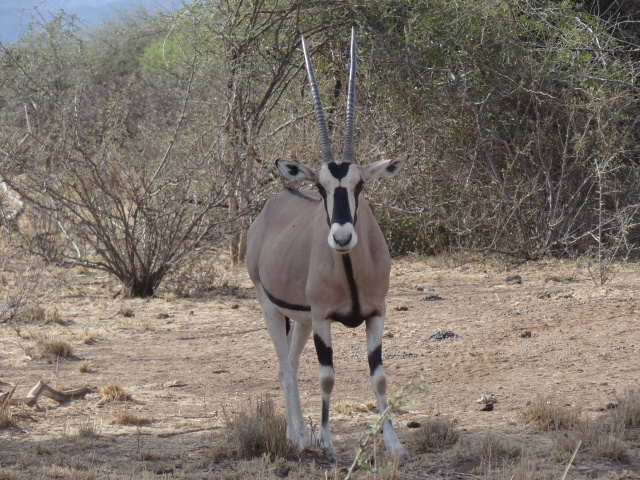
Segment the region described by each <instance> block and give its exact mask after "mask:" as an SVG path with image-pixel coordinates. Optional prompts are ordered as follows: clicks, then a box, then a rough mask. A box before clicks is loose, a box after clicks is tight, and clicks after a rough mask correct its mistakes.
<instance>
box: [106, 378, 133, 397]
mask: <svg viewBox="0 0 640 480" xmlns="http://www.w3.org/2000/svg"><path fill="white" fill-rule="evenodd" d="M100 393H101V394H102V395H103V396H104V398H105V399H106V400H111V401H113V402H127V401H131V400H133V397H132V396H131V395H130V394H129V392H127V391H126V390H125V389H124V388H122V386H120V383H118V380H116V379H115V378H112V379H111V380H109V382H108V383H107V384H106V385H105V386H104V387H102V388H101V389H100Z"/></svg>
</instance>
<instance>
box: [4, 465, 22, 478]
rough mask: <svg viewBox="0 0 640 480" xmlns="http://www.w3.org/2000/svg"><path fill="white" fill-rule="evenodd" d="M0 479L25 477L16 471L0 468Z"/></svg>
mask: <svg viewBox="0 0 640 480" xmlns="http://www.w3.org/2000/svg"><path fill="white" fill-rule="evenodd" d="M0 480H24V477H23V476H22V475H20V474H19V473H16V472H9V471H8V470H3V469H1V468H0Z"/></svg>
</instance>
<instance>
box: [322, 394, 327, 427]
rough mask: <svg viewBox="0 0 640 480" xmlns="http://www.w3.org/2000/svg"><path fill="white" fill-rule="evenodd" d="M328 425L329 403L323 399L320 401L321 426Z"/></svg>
mask: <svg viewBox="0 0 640 480" xmlns="http://www.w3.org/2000/svg"><path fill="white" fill-rule="evenodd" d="M327 423H329V402H327V401H326V400H325V399H324V398H323V399H322V420H321V424H322V425H326V424H327Z"/></svg>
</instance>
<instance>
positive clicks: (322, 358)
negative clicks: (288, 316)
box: [313, 334, 333, 368]
mask: <svg viewBox="0 0 640 480" xmlns="http://www.w3.org/2000/svg"><path fill="white" fill-rule="evenodd" d="M313 343H314V344H315V345H316V353H317V354H318V362H319V363H320V365H322V366H323V367H331V368H333V348H331V347H327V345H326V344H325V343H324V341H323V340H322V339H321V338H320V337H319V336H318V335H316V334H314V335H313Z"/></svg>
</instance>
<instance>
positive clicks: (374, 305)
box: [247, 189, 391, 321]
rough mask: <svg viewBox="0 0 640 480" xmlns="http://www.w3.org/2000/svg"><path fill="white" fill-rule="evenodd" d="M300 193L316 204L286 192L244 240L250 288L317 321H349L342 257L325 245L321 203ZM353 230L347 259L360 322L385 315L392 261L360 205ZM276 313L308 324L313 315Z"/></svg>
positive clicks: (348, 294) (314, 195)
mask: <svg viewBox="0 0 640 480" xmlns="http://www.w3.org/2000/svg"><path fill="white" fill-rule="evenodd" d="M300 193H302V194H303V195H305V196H306V197H309V198H312V199H314V200H315V201H310V200H306V199H304V198H301V197H300V196H299V195H296V194H294V193H292V192H291V191H290V190H288V189H285V190H283V191H281V192H280V193H279V194H278V195H277V196H276V197H274V198H271V199H269V200H268V201H267V202H266V204H265V206H264V208H263V210H262V212H261V213H260V215H259V216H258V217H257V218H256V220H255V221H254V223H253V224H252V226H251V228H250V230H249V236H248V240H247V243H248V245H247V269H248V271H249V276H250V277H251V280H252V281H253V282H254V284H261V285H262V286H264V288H265V289H266V290H267V292H269V293H270V294H271V295H272V296H274V297H276V298H278V299H281V300H284V301H285V302H287V303H290V304H295V305H301V306H310V307H311V308H312V309H313V315H314V316H316V317H319V318H326V319H330V318H331V317H333V316H334V314H335V313H338V314H340V315H342V316H349V315H350V314H352V313H353V300H354V299H353V297H352V294H351V291H350V288H349V283H348V279H347V276H346V272H345V268H344V265H343V260H342V254H340V253H337V252H336V251H335V250H333V249H332V248H331V247H330V246H329V245H328V243H327V240H326V239H327V235H328V234H329V225H327V222H326V216H327V213H326V211H325V209H324V204H323V202H322V199H321V197H320V195H319V194H318V193H317V192H313V191H304V192H300ZM267 223H268V225H267ZM309 224H311V225H312V227H311V228H309ZM355 230H356V232H357V234H358V238H359V240H358V243H357V244H356V246H355V247H353V248H352V249H351V250H350V251H349V254H348V255H349V257H350V258H351V262H352V265H353V275H354V280H355V283H356V285H357V289H358V300H359V306H360V315H361V317H362V320H365V319H366V318H368V317H370V316H371V315H372V314H377V315H383V316H384V311H385V310H384V309H385V296H386V295H387V291H388V290H389V272H390V269H391V258H390V256H389V250H388V248H387V244H386V242H385V239H384V236H383V234H382V231H381V230H380V227H379V226H378V223H377V222H376V220H375V218H374V216H373V214H372V213H371V209H370V208H369V205H368V204H367V202H366V201H364V200H361V201H360V205H359V208H358V222H357V223H356V225H355ZM254 232H261V233H260V234H259V235H255V234H254ZM283 258H287V261H286V262H285V261H283V260H282V259H283ZM312 265H313V267H314V268H313V269H312V268H311V266H312ZM280 310H281V311H282V312H283V313H284V314H285V315H287V316H288V317H290V318H292V319H294V320H298V321H307V320H311V312H304V311H295V310H289V309H280ZM294 312H295V313H294Z"/></svg>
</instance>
